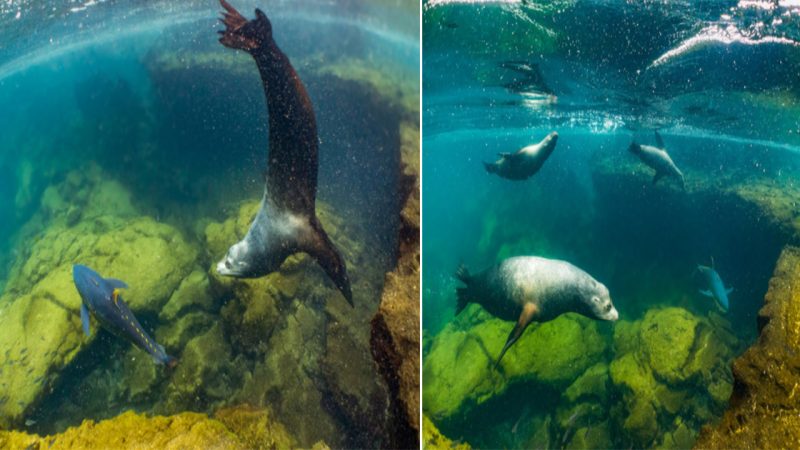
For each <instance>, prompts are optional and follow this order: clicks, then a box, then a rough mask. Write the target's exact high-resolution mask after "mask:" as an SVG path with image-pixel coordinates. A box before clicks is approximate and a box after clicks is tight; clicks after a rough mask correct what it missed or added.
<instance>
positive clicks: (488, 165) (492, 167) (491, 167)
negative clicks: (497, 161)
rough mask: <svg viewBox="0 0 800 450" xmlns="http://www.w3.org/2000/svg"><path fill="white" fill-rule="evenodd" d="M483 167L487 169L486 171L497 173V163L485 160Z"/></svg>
mask: <svg viewBox="0 0 800 450" xmlns="http://www.w3.org/2000/svg"><path fill="white" fill-rule="evenodd" d="M483 167H484V168H485V169H486V171H487V172H489V173H495V172H497V167H495V165H494V164H493V163H487V162H484V163H483Z"/></svg>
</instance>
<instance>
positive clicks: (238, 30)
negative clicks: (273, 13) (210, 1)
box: [218, 0, 272, 51]
mask: <svg viewBox="0 0 800 450" xmlns="http://www.w3.org/2000/svg"><path fill="white" fill-rule="evenodd" d="M219 3H220V5H221V6H222V8H223V9H225V11H223V12H222V18H220V19H219V21H220V22H222V23H223V24H224V25H225V30H220V31H218V33H219V34H220V35H221V36H222V37H220V38H219V42H220V43H222V45H224V46H225V47H228V48H233V49H236V50H245V51H252V50H256V49H258V48H260V47H261V46H262V45H263V44H264V43H265V42H267V41H268V40H270V39H272V25H271V24H270V22H269V19H268V18H267V15H266V14H264V13H263V12H262V11H261V10H260V9H256V18H255V19H253V20H247V19H246V18H245V17H244V16H242V15H241V14H240V13H239V11H237V10H236V8H234V7H233V6H231V5H230V4H229V3H228V2H226V1H225V0H220V1H219Z"/></svg>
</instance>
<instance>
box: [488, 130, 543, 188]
mask: <svg viewBox="0 0 800 450" xmlns="http://www.w3.org/2000/svg"><path fill="white" fill-rule="evenodd" d="M557 142H558V133H556V132H555V131H553V132H552V133H550V134H548V135H547V136H546V137H545V138H544V139H542V141H541V142H539V143H538V144H533V145H529V146H527V147H523V148H521V149H520V150H518V151H517V152H516V153H498V156H500V159H498V160H497V161H495V162H493V163H487V162H484V163H483V166H484V167H485V168H486V171H487V172H489V173H496V174H497V175H498V176H500V177H502V178H507V179H509V180H527V179H528V178H530V177H531V176H533V175H534V174H535V173H536V172H538V171H539V169H541V168H542V165H543V164H544V162H545V161H547V158H548V157H550V154H551V153H553V150H554V149H555V148H556V143H557Z"/></svg>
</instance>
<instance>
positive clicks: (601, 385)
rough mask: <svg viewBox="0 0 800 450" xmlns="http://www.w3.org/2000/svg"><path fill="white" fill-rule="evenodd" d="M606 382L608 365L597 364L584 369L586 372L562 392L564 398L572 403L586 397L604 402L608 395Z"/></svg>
mask: <svg viewBox="0 0 800 450" xmlns="http://www.w3.org/2000/svg"><path fill="white" fill-rule="evenodd" d="M608 380H609V377H608V365H607V364H606V363H604V362H599V363H597V364H595V365H593V366H592V367H589V368H588V369H586V372H584V373H583V375H581V376H580V377H578V379H577V380H575V382H574V383H572V384H571V385H570V386H569V387H568V388H567V390H566V391H564V397H565V398H566V399H567V400H569V401H570V402H573V403H574V402H575V401H577V400H579V399H584V398H587V397H589V398H590V397H596V398H597V399H599V400H600V401H602V402H604V401H605V400H606V397H607V395H608V389H607V386H608Z"/></svg>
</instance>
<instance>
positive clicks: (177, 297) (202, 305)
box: [158, 269, 214, 322]
mask: <svg viewBox="0 0 800 450" xmlns="http://www.w3.org/2000/svg"><path fill="white" fill-rule="evenodd" d="M213 306H214V298H213V297H212V296H211V292H209V282H208V275H206V273H205V272H203V271H202V270H198V269H195V270H193V271H192V273H190V274H189V275H188V276H186V278H184V279H183V280H181V284H180V286H178V289H177V290H176V291H175V292H173V293H172V295H171V296H170V297H169V301H167V304H166V305H164V307H163V308H162V309H161V312H160V313H159V314H158V318H159V319H161V320H162V321H163V322H171V321H173V320H175V319H176V318H177V317H180V316H184V315H186V313H187V311H190V310H193V311H197V310H200V311H205V312H210V311H211V309H212V308H213Z"/></svg>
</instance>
